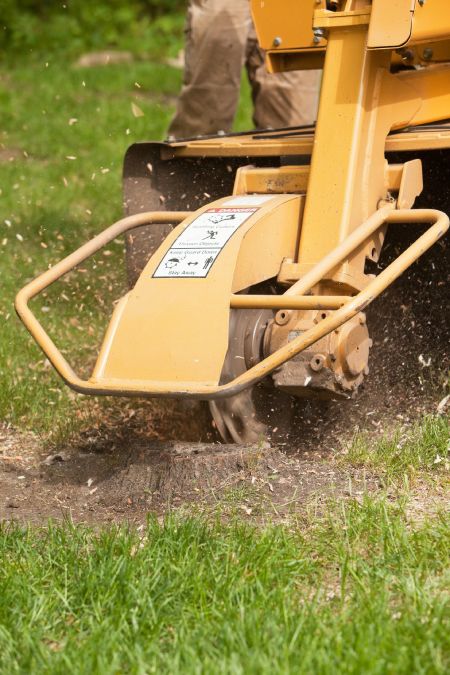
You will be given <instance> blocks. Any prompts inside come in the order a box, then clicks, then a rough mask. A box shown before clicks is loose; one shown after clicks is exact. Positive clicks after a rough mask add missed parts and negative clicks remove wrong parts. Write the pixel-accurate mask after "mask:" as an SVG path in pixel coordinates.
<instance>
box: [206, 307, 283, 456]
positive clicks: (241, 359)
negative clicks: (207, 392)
mask: <svg viewBox="0 0 450 675" xmlns="http://www.w3.org/2000/svg"><path fill="white" fill-rule="evenodd" d="M272 317H273V313H272V312H271V311H269V310H259V309H250V310H231V314H230V339H229V346H228V352H227V355H226V358H225V363H224V367H223V371H222V378H221V382H222V383H226V382H230V381H231V380H233V379H234V378H235V377H237V376H238V375H241V374H242V373H244V372H245V371H246V370H248V368H250V367H252V366H253V365H254V364H255V363H257V362H258V361H260V360H261V359H262V358H263V338H264V333H265V330H266V328H267V325H268V323H269V321H270V320H271V319H272ZM209 407H210V411H211V414H212V417H213V420H214V422H215V425H216V428H217V430H218V432H219V434H220V435H221V437H222V439H223V440H224V441H225V442H227V443H229V442H234V443H243V444H246V443H255V442H258V441H262V440H268V439H276V440H279V439H281V438H284V437H286V436H287V435H288V434H289V431H290V425H291V421H292V411H293V399H292V397H290V396H288V395H287V394H284V393H282V392H280V391H279V390H277V389H275V387H274V386H273V384H272V380H271V378H267V380H264V381H263V382H260V383H258V384H257V385H255V386H253V387H251V388H249V389H246V390H245V391H243V392H241V393H240V394H237V395H236V396H231V397H230V398H226V399H221V400H218V401H211V402H210V404H209Z"/></svg>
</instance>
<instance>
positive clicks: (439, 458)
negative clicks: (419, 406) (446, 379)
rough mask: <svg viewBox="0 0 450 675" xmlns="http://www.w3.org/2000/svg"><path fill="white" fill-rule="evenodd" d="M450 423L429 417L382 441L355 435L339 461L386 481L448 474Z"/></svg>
mask: <svg viewBox="0 0 450 675" xmlns="http://www.w3.org/2000/svg"><path fill="white" fill-rule="evenodd" d="M449 437H450V434H449V420H448V417H444V416H431V415H430V416H428V417H425V418H423V419H422V420H420V422H417V423H416V424H415V425H414V426H413V427H411V428H408V429H406V430H404V429H403V430H401V429H397V430H396V431H394V432H390V433H389V434H387V435H386V436H385V437H384V438H382V439H381V440H374V439H372V438H371V437H370V436H369V435H368V434H367V433H362V434H358V435H357V436H356V437H355V439H354V440H353V443H352V444H351V445H350V447H349V448H348V449H347V450H346V451H345V453H344V454H343V455H342V459H343V461H344V462H346V463H350V464H351V465H352V466H365V467H367V468H369V469H373V470H374V471H375V472H376V473H378V474H382V475H383V476H384V477H385V478H386V479H387V480H388V481H395V480H398V479H405V478H406V479H408V480H414V479H415V478H416V477H417V476H420V477H424V476H430V477H432V476H433V475H436V474H441V473H447V475H448V470H449V468H450V465H449V450H450V447H449Z"/></svg>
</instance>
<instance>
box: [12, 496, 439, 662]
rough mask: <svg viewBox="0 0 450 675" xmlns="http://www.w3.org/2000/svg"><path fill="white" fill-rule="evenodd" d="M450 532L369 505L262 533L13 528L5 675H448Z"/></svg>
mask: <svg viewBox="0 0 450 675" xmlns="http://www.w3.org/2000/svg"><path fill="white" fill-rule="evenodd" d="M449 525H450V521H449V519H448V517H445V516H444V515H443V514H440V515H436V516H434V518H433V519H432V520H425V521H423V522H414V521H413V522H411V521H410V520H409V519H408V515H407V513H406V511H405V510H404V507H403V506H402V505H401V504H396V505H389V504H388V503H387V502H386V501H385V499H369V498H364V499H363V500H362V501H361V503H359V502H357V501H354V502H350V503H347V504H346V505H342V504H341V505H340V506H339V505H334V506H330V507H329V510H328V511H325V512H324V513H323V514H322V515H320V514H317V513H311V514H309V515H304V516H303V517H302V518H301V519H300V520H298V521H295V520H293V521H292V523H291V524H290V526H289V527H282V528H280V527H277V528H275V527H269V528H266V529H265V530H263V531H262V532H261V531H258V530H256V529H254V528H252V527H250V526H245V525H241V524H239V523H237V522H234V523H229V524H227V525H224V524H223V523H222V522H221V521H220V520H219V519H215V520H213V521H212V522H205V520H204V519H202V520H199V519H198V518H189V519H182V520H180V519H176V518H175V519H174V518H172V519H168V520H166V521H165V522H164V523H163V524H158V523H157V522H156V521H153V520H150V521H149V523H148V526H147V527H146V528H145V527H144V528H143V529H141V530H140V531H138V532H136V530H129V529H125V528H123V527H122V528H120V529H112V530H103V531H101V532H97V533H95V532H93V531H90V530H88V529H86V528H83V527H77V528H75V527H72V526H71V525H70V523H67V524H66V525H65V526H62V527H61V526H59V527H56V526H49V527H48V528H46V529H45V530H36V529H30V530H28V531H27V530H24V529H18V528H15V527H7V526H5V527H4V528H3V530H2V531H1V537H0V557H1V559H2V568H1V572H0V597H1V599H2V600H1V604H0V670H2V672H5V673H23V672H27V673H31V672H33V673H37V672H45V673H48V672H51V673H63V672H64V673H67V672H73V673H86V674H87V673H99V674H100V673H101V674H102V675H106V674H109V673H125V672H129V673H159V672H165V673H230V674H231V673H232V674H236V673H305V674H310V673H327V674H328V673H329V674H331V673H333V674H334V673H355V674H358V675H360V674H361V673H365V674H366V673H380V674H383V675H384V674H388V673H390V674H392V675H399V674H400V673H405V674H407V673H430V674H431V673H444V672H448V670H447V668H448V666H449V660H448V657H449V648H450V640H449V635H450V633H449V628H450V626H449V618H450V617H449V609H450V608H449V603H448V600H449V598H448V585H449V582H450V576H449V568H448V564H449V551H450V536H449V533H450V530H449Z"/></svg>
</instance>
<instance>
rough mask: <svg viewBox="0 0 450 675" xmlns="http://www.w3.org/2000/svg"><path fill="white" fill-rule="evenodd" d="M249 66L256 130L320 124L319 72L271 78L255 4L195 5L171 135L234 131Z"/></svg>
mask: <svg viewBox="0 0 450 675" xmlns="http://www.w3.org/2000/svg"><path fill="white" fill-rule="evenodd" d="M244 66H245V68H246V70H247V74H248V78H249V81H250V85H251V89H252V99H253V104H254V115H253V122H254V124H255V127H256V128H258V129H265V128H268V127H272V128H276V127H287V126H297V125H302V124H310V123H311V122H313V121H314V120H315V118H316V113H317V102H318V90H319V76H320V75H319V71H296V72H286V73H277V74H270V73H268V72H267V70H266V67H265V64H264V53H263V51H262V50H261V49H260V47H259V45H258V42H257V39H256V33H255V29H254V26H253V22H252V18H251V14H250V3H249V0H190V2H189V8H188V15H187V22H186V56H185V72H184V85H183V88H182V91H181V95H180V98H179V101H178V107H177V111H176V114H175V117H174V119H173V120H172V123H171V125H170V128H169V135H170V136H174V137H175V138H182V137H189V136H197V135H200V134H201V135H203V134H215V133H217V132H219V131H225V132H228V131H230V130H231V127H232V125H233V120H234V115H235V113H236V108H237V105H238V101H239V92H240V83H241V73H242V68H243V67H244Z"/></svg>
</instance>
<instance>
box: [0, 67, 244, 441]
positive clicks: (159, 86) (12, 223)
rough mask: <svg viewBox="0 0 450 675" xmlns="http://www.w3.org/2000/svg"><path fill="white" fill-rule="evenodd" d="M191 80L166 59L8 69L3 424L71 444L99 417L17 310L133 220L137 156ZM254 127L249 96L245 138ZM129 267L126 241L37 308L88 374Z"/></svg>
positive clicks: (0, 217)
mask: <svg viewBox="0 0 450 675" xmlns="http://www.w3.org/2000/svg"><path fill="white" fill-rule="evenodd" d="M181 76H182V73H181V71H180V70H179V69H176V68H174V67H171V66H170V65H167V64H166V63H165V62H164V59H163V58H162V59H161V58H160V60H159V61H156V60H154V59H153V60H149V61H140V60H137V61H136V62H134V63H132V64H125V65H110V66H107V67H92V68H77V67H75V66H74V65H73V63H71V62H70V61H69V62H68V61H67V60H66V58H63V57H60V58H59V57H58V56H57V55H54V54H50V55H48V56H47V57H46V59H45V57H43V58H42V60H41V59H36V58H33V59H31V58H30V59H28V60H24V59H22V60H19V61H18V62H14V63H11V64H9V66H8V67H6V66H4V67H3V68H0V83H1V87H0V110H1V111H2V120H3V122H4V123H3V124H2V127H1V130H0V227H1V237H0V256H1V257H0V265H1V275H2V294H1V298H0V317H1V318H2V322H1V327H0V378H1V382H2V387H1V390H0V419H3V420H7V421H10V422H12V423H13V424H16V425H19V426H21V427H26V428H31V429H33V430H34V431H35V432H40V433H43V434H44V435H46V436H47V437H48V436H49V435H51V436H53V437H56V436H58V437H60V436H61V434H62V433H65V432H66V431H67V428H72V429H77V428H79V426H80V424H82V423H83V420H84V419H85V417H86V415H88V414H89V409H90V407H92V405H98V403H97V404H93V403H92V404H91V403H90V402H88V401H86V400H85V399H83V398H82V397H74V396H73V395H72V394H71V393H70V392H69V391H68V390H67V388H66V387H64V386H63V385H62V384H61V382H60V381H59V379H58V378H57V377H56V376H55V374H54V373H53V371H52V370H50V369H49V367H48V363H47V362H46V360H45V359H44V358H43V356H42V354H41V352H40V351H39V350H38V348H37V347H36V346H35V344H34V342H33V341H32V340H31V338H29V337H28V335H27V334H26V332H25V330H24V329H23V327H22V326H21V325H20V323H19V321H18V319H17V318H16V317H15V314H14V311H13V298H14V295H15V293H16V292H17V290H18V289H19V288H20V286H22V285H23V284H24V283H25V282H26V281H28V280H30V279H31V278H32V277H33V276H35V275H37V274H38V273H39V272H41V271H43V270H45V269H46V268H47V266H48V265H49V264H52V263H54V262H56V261H57V260H58V259H60V258H61V257H63V256H64V255H66V254H68V253H69V252H71V251H72V250H73V249H74V248H76V247H77V246H79V245H80V244H81V243H83V242H84V241H86V240H87V239H89V238H90V237H92V236H93V235H94V234H96V233H97V232H99V231H101V229H103V228H104V227H105V226H107V225H109V224H110V223H112V222H113V221H114V220H117V219H118V218H120V217H121V214H122V195H121V170H122V160H123V156H124V154H125V151H126V149H127V147H128V146H129V145H131V144H132V143H133V142H135V141H138V140H149V139H156V140H160V139H162V138H164V136H165V131H166V129H167V126H168V123H169V120H170V117H171V114H172V113H173V110H174V104H175V102H176V95H177V92H178V90H179V87H180V83H181ZM136 115H137V116H136ZM248 125H250V116H249V100H248V91H247V87H245V89H244V96H243V101H242V105H241V108H240V110H239V114H238V117H237V127H238V128H243V127H246V126H248ZM123 259H124V252H123V240H122V241H121V240H118V241H116V242H115V243H113V244H112V245H111V246H110V247H109V249H108V250H107V251H105V252H104V253H103V254H101V255H98V256H97V257H96V258H95V267H94V266H93V265H92V264H87V265H85V266H84V267H83V268H82V270H81V272H78V273H76V274H72V275H70V277H68V279H66V280H65V282H62V283H60V284H58V285H56V286H55V287H54V289H50V290H49V291H48V293H47V294H46V295H45V296H44V298H43V301H42V302H41V303H40V305H39V303H38V302H37V303H35V304H36V306H37V307H38V308H39V309H38V310H37V311H38V314H39V315H40V316H41V317H42V320H43V322H44V323H45V325H46V327H47V328H48V330H49V332H50V333H51V335H52V336H53V337H54V338H55V341H56V342H57V344H58V345H59V346H61V347H62V348H63V349H64V350H65V352H66V353H68V354H70V357H71V359H72V360H73V361H74V363H76V365H77V366H78V367H81V366H82V365H83V364H85V363H86V362H87V363H89V365H91V364H92V356H90V355H92V354H93V353H94V351H95V346H96V345H97V344H98V343H99V340H100V338H101V335H102V331H103V330H104V327H105V325H106V321H107V318H108V317H109V316H110V313H111V308H112V303H113V301H114V300H115V299H117V298H118V297H119V296H120V294H121V293H122V292H123V291H124V290H125V276H124V265H123ZM100 405H104V406H109V407H112V409H113V410H114V409H115V408H117V404H115V403H111V402H108V401H107V402H103V403H101V404H100ZM61 424H63V427H64V428H63V430H61Z"/></svg>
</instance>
